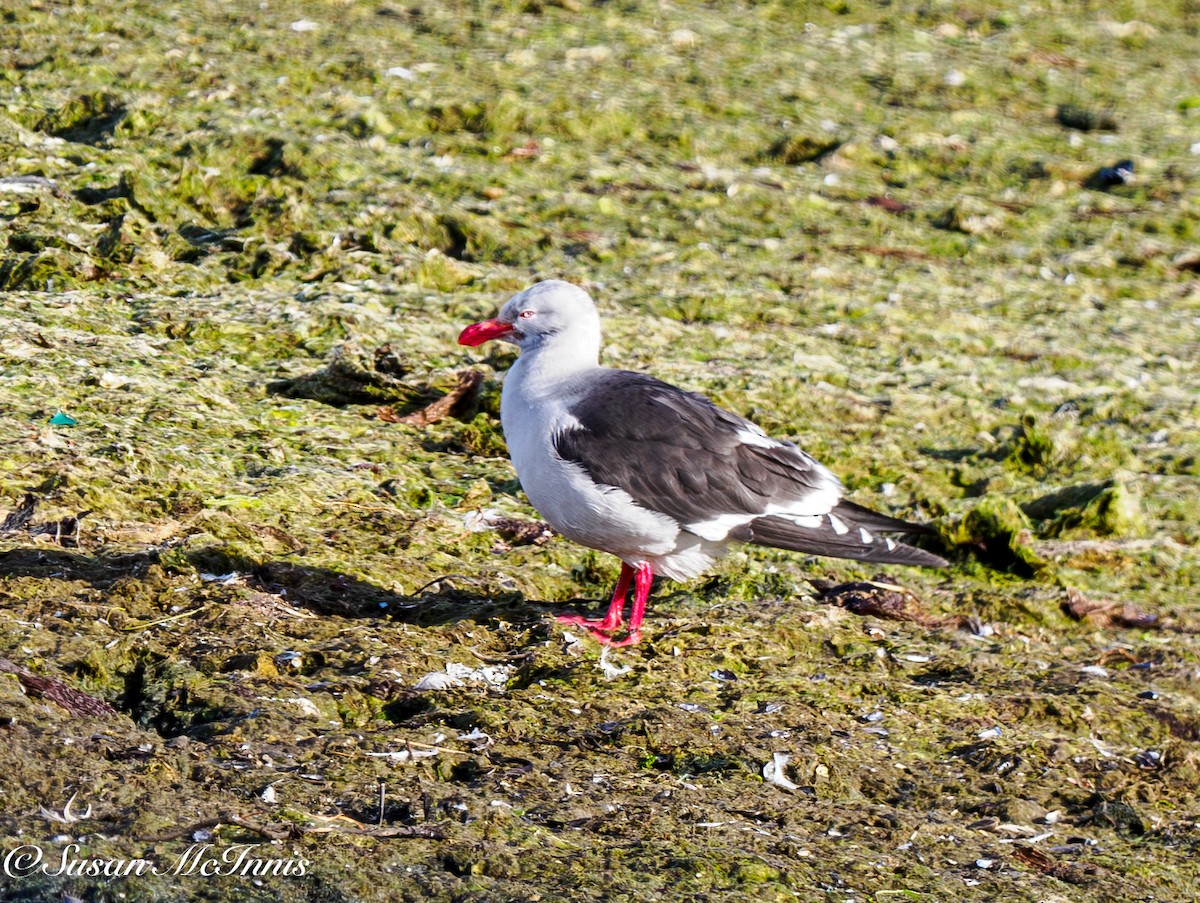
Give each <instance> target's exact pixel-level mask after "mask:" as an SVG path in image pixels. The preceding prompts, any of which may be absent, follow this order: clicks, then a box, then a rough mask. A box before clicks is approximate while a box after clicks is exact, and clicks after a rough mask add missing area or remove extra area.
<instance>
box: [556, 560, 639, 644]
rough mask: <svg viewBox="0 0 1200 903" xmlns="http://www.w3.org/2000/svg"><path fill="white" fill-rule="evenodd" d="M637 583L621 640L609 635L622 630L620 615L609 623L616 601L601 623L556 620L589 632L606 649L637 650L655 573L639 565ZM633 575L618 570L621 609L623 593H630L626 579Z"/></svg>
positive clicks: (565, 618) (572, 617)
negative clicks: (622, 647)
mask: <svg viewBox="0 0 1200 903" xmlns="http://www.w3.org/2000/svg"><path fill="white" fill-rule="evenodd" d="M636 573H637V579H636V581H635V583H634V590H633V611H632V612H631V613H630V615H629V633H628V634H627V635H626V636H625V637H624V638H623V639H620V640H614V639H613V638H612V637H611V636H610V634H612V633H613V632H614V631H616V629H617V628H618V627H620V626H621V612H620V610H618V611H617V617H616V621H615V623H610V619H611V616H612V606H616V605H617V604H618V602H617V597H616V596H614V597H613V602H612V606H610V607H609V610H608V615H606V616H605V618H604V620H603V621H588V620H586V619H584V618H581V617H579V616H578V615H566V616H560V617H559V619H558V620H560V621H562V622H563V623H566V624H574V625H576V626H578V627H583V628H584V629H585V630H587V631H589V632H590V633H591V634H592V636H593V637H594V638H595V639H596V641H597V642H599V643H601V644H603V645H605V646H617V647H620V646H636V645H637V644H638V643H640V642H641V641H642V629H641V628H642V618H643V617H644V616H645V614H646V600H647V599H649V598H650V585H651V584H652V583H653V582H654V569H653V568H651V567H650V565H649V564H647V563H646V562H644V561H643V562H642V563H641V564H639V565H638V567H637V572H636ZM633 575H634V569H633V568H631V567H630V566H629V565H627V564H626V565H623V566H622V567H621V579H620V581H619V582H618V583H617V589H618V591H619V592H620V593H621V602H620V607H621V608H624V598H625V591H626V590H628V589H629V578H630V577H632V576H633Z"/></svg>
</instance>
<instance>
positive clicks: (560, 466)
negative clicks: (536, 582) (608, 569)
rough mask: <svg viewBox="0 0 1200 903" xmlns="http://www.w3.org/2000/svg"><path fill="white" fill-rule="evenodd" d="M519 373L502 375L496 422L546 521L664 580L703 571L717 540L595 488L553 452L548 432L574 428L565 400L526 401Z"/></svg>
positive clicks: (618, 493) (614, 491)
mask: <svg viewBox="0 0 1200 903" xmlns="http://www.w3.org/2000/svg"><path fill="white" fill-rule="evenodd" d="M519 363H520V361H518V364H519ZM520 375H521V374H520V368H519V367H514V368H513V370H512V371H510V373H509V376H508V379H507V380H505V384H504V393H503V395H502V397H501V405H500V420H501V423H502V425H503V427H504V438H505V441H506V442H507V443H508V454H509V457H510V458H511V459H512V463H513V467H515V468H516V471H517V478H518V479H519V480H520V481H521V488H522V489H524V490H525V495H527V496H528V497H529V501H530V502H531V503H532V504H533V506H534V507H535V508H537V510H538V512H539V513H540V514H541V515H542V517H544V518H545V519H546V521H547V523H549V524H550V526H552V527H553V528H554V529H555V530H557V531H558V532H559V533H561V534H562V535H563V536H565V537H567V538H568V539H570V540H573V541H574V542H577V543H579V544H580V545H584V546H588V547H589V548H593V549H599V550H600V551H602V552H610V553H612V554H613V555H616V556H617V557H619V558H620V559H621V560H622V561H624V562H626V563H627V564H630V565H633V566H634V567H636V566H637V565H639V564H642V563H643V562H645V563H649V564H650V565H651V566H652V567H653V569H654V572H655V573H657V574H662V575H663V576H664V577H670V578H671V579H674V580H687V579H690V578H691V577H694V576H696V575H697V574H699V573H701V572H702V571H704V570H705V569H706V568H707V567H708V566H709V565H710V564H711V563H712V560H713V558H714V557H716V556H717V555H719V554H720V552H721V551H722V548H723V547H722V545H721V544H718V543H710V542H707V541H705V540H703V539H701V537H699V536H696V535H694V534H692V533H689V532H688V531H686V530H681V529H680V528H679V525H678V524H677V523H676V522H675V521H674V520H673V519H671V518H669V517H667V516H666V515H664V514H659V513H658V512H655V511H650V510H648V509H646V508H643V507H642V506H640V505H638V504H637V503H636V502H635V501H634V500H633V498H632V497H631V496H630V495H629V494H628V493H627V492H625V491H624V490H622V489H618V488H617V487H615V486H602V485H598V484H597V483H595V482H594V481H593V480H592V478H591V477H590V476H588V474H587V472H586V471H585V470H584V469H583V467H582V466H580V465H579V464H576V463H573V462H568V461H564V460H563V459H562V458H561V457H559V455H558V453H557V452H556V451H555V450H554V446H553V438H552V437H553V436H554V435H556V434H557V432H558V431H559V430H561V429H563V428H570V427H572V426H577V425H578V424H577V423H576V422H575V421H574V419H573V418H572V417H571V415H570V414H569V412H568V402H567V400H565V399H563V398H562V397H560V396H555V397H551V398H546V399H537V398H532V399H531V398H530V397H529V393H527V392H525V391H522V390H521V388H520V379H519V377H520ZM514 376H516V377H518V378H517V379H514Z"/></svg>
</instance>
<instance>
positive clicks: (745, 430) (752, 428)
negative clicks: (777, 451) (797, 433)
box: [733, 421, 788, 448]
mask: <svg viewBox="0 0 1200 903" xmlns="http://www.w3.org/2000/svg"><path fill="white" fill-rule="evenodd" d="M733 438H735V439H737V441H738V442H740V443H742V445H753V446H756V447H757V448H779V446H781V445H787V444H788V443H786V442H780V441H779V440H778V439H772V438H771V437H770V436H768V435H767V434H766V433H764V432H763V431H762V428H761V427H760V426H758V425H756V424H753V423H750V422H749V421H747V422H746V425H745V426H743V427H742V428H741V429H740V430H738V431H737V434H736V435H735V436H734V437H733Z"/></svg>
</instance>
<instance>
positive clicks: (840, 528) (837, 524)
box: [825, 514, 850, 536]
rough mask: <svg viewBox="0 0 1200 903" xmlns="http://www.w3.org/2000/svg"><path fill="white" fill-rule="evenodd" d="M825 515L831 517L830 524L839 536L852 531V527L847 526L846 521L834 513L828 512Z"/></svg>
mask: <svg viewBox="0 0 1200 903" xmlns="http://www.w3.org/2000/svg"><path fill="white" fill-rule="evenodd" d="M825 516H826V517H827V518H829V526H831V527H833V532H834V533H836V534H837V535H838V536H841V535H842V534H844V533H849V532H850V528H849V527H847V526H846V522H845V521H844V520H842V519H841V518H840V517H838V516H836V515H834V514H826V515H825Z"/></svg>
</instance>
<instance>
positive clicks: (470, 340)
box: [458, 319, 513, 347]
mask: <svg viewBox="0 0 1200 903" xmlns="http://www.w3.org/2000/svg"><path fill="white" fill-rule="evenodd" d="M512 331H513V327H512V324H511V323H505V322H503V321H501V320H496V319H492V320H484V321H483V322H482V323H472V324H471V325H470V326H468V327H467V328H466V329H464V330H463V331H462V332H461V333H460V334H459V336H458V344H460V345H471V346H472V347H474V346H475V345H482V344H483V343H484V342H489V341H491V340H492V339H502V338H504V336H506V335H511V334H512Z"/></svg>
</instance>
